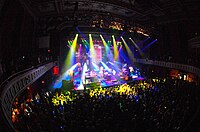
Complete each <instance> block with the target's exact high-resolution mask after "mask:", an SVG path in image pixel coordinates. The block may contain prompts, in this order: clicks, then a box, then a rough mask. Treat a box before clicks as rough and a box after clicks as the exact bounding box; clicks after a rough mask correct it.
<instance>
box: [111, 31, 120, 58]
mask: <svg viewBox="0 0 200 132" xmlns="http://www.w3.org/2000/svg"><path fill="white" fill-rule="evenodd" d="M112 38H113V48H114V60H117V59H118V54H119V53H118V50H117V43H116V41H115V37H114V35H112Z"/></svg>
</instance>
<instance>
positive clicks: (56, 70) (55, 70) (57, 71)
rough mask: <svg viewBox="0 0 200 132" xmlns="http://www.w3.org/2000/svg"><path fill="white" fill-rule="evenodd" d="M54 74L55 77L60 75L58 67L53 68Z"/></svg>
mask: <svg viewBox="0 0 200 132" xmlns="http://www.w3.org/2000/svg"><path fill="white" fill-rule="evenodd" d="M53 74H54V75H58V74H59V68H58V67H57V66H55V67H54V68H53Z"/></svg>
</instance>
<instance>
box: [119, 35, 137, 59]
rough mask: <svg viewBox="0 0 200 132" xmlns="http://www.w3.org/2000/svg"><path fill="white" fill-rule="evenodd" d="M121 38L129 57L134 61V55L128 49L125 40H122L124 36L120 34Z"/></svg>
mask: <svg viewBox="0 0 200 132" xmlns="http://www.w3.org/2000/svg"><path fill="white" fill-rule="evenodd" d="M121 39H122V41H123V43H124V46H125V48H126V51H127V52H128V56H129V59H130V60H131V61H132V62H133V61H134V55H133V53H132V51H131V50H130V48H129V46H128V45H127V43H126V41H125V40H124V38H123V37H122V36H121Z"/></svg>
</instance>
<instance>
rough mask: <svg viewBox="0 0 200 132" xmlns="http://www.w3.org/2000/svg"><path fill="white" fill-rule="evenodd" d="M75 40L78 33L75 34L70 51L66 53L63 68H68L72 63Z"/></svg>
mask: <svg viewBox="0 0 200 132" xmlns="http://www.w3.org/2000/svg"><path fill="white" fill-rule="evenodd" d="M77 40H78V34H76V36H75V39H74V41H73V42H72V45H71V48H70V51H69V52H68V54H67V58H66V60H65V68H70V67H71V66H72V65H73V64H74V60H75V52H76V45H77ZM65 70H66V69H65Z"/></svg>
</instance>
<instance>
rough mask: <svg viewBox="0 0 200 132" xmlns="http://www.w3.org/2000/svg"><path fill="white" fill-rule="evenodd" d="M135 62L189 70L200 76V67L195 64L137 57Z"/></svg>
mask: <svg viewBox="0 0 200 132" xmlns="http://www.w3.org/2000/svg"><path fill="white" fill-rule="evenodd" d="M135 62H136V63H142V64H147V65H154V66H161V67H167V68H173V69H178V70H183V71H187V72H190V73H194V74H196V75H197V76H198V77H200V69H199V68H197V67H194V66H190V65H185V64H178V63H172V62H165V61H153V60H148V59H135Z"/></svg>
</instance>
